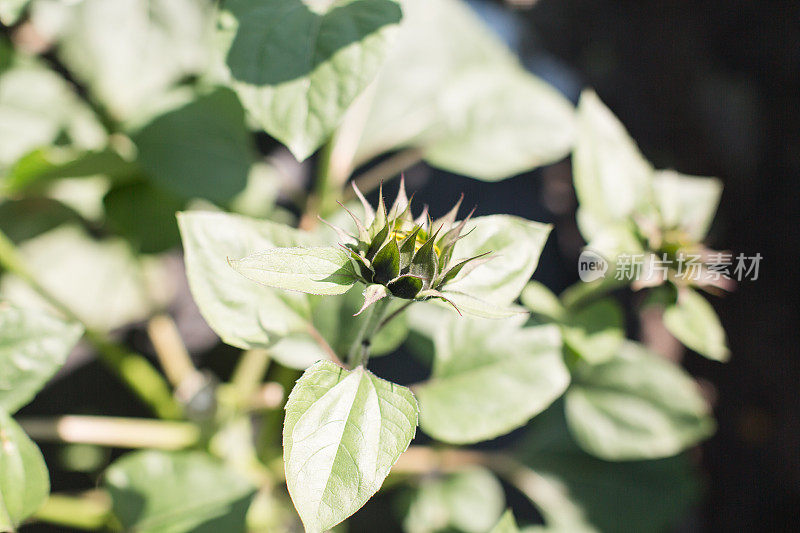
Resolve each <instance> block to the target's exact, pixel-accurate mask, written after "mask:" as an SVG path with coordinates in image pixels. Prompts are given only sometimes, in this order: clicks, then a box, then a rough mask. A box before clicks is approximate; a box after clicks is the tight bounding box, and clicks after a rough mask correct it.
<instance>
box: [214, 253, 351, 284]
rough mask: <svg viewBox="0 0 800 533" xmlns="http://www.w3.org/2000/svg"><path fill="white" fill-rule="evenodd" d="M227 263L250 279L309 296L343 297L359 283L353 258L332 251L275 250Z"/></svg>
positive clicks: (346, 254) (231, 260)
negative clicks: (338, 295)
mask: <svg viewBox="0 0 800 533" xmlns="http://www.w3.org/2000/svg"><path fill="white" fill-rule="evenodd" d="M228 262H229V263H230V265H231V267H232V268H233V269H234V270H236V271H237V272H239V273H240V274H242V275H243V276H244V277H246V278H247V279H250V280H252V281H255V282H257V283H261V284H262V285H266V286H267V287H273V288H276V289H285V290H291V291H298V292H305V293H308V294H324V295H336V294H344V293H346V292H347V291H348V290H350V287H352V286H353V284H354V283H355V280H356V272H355V270H354V269H353V264H352V263H351V262H350V255H349V254H348V253H347V252H345V251H344V250H340V249H338V248H333V247H319V248H272V249H268V250H262V251H259V252H255V253H253V254H250V255H248V256H246V257H243V258H241V259H230V260H229V261H228Z"/></svg>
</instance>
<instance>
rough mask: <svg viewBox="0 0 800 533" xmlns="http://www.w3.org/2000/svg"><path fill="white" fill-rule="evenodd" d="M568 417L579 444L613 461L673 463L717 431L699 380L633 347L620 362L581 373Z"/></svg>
mask: <svg viewBox="0 0 800 533" xmlns="http://www.w3.org/2000/svg"><path fill="white" fill-rule="evenodd" d="M566 414H567V422H568V424H569V428H570V430H571V432H572V434H573V436H574V437H575V440H576V441H577V442H578V444H580V446H581V447H582V448H583V449H585V450H586V451H588V452H589V453H591V454H593V455H596V456H597V457H600V458H603V459H607V460H613V461H620V460H632V459H654V458H659V457H669V456H672V455H675V454H677V453H679V452H681V451H683V450H685V449H686V448H688V447H690V446H693V445H695V444H697V443H698V442H700V441H701V440H703V439H705V438H706V437H708V436H709V435H711V434H712V433H713V431H714V421H713V419H712V418H711V417H710V415H709V408H708V405H707V404H706V402H705V400H704V399H703V398H702V397H701V396H700V393H699V389H698V387H697V384H696V383H695V382H694V380H693V379H692V378H691V377H690V376H689V375H688V374H686V373H685V372H684V371H683V370H682V369H680V367H678V366H676V365H674V364H673V363H671V362H669V361H666V360H665V359H663V358H661V357H659V356H658V355H655V354H652V353H650V352H648V351H647V350H645V349H644V348H643V347H642V346H640V345H638V344H636V343H633V342H626V343H625V344H624V345H623V348H622V350H621V351H620V354H619V356H618V357H615V358H613V359H611V360H610V361H608V362H606V363H603V364H599V365H594V366H591V367H585V368H583V369H581V371H580V372H579V373H578V374H577V375H576V376H575V378H574V382H573V385H572V387H570V389H569V391H567V394H566Z"/></svg>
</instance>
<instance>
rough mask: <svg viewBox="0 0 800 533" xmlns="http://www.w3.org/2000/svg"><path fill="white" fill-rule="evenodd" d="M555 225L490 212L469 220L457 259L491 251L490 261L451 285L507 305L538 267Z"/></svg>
mask: <svg viewBox="0 0 800 533" xmlns="http://www.w3.org/2000/svg"><path fill="white" fill-rule="evenodd" d="M550 229H551V227H550V226H549V225H547V224H540V223H538V222H531V221H529V220H525V219H523V218H518V217H513V216H509V215H490V216H485V217H478V218H473V219H471V220H470V221H469V222H467V225H466V227H465V228H464V231H463V233H462V235H463V237H462V238H461V240H460V241H458V243H457V244H456V246H455V250H454V252H453V261H454V262H455V261H458V260H459V259H462V258H468V257H474V256H476V255H480V254H483V253H486V252H491V255H490V256H489V257H490V258H491V260H490V261H488V262H487V263H485V264H483V265H481V266H479V267H477V268H476V269H475V270H473V271H472V272H470V273H469V275H468V276H464V277H463V278H462V279H460V280H457V281H454V282H452V283H450V284H448V285H447V290H448V291H455V292H463V293H465V294H469V295H471V296H475V297H478V298H481V299H483V300H486V301H487V302H490V303H494V304H498V305H507V304H509V303H511V302H512V301H513V300H515V299H516V298H517V297H518V296H519V293H520V292H521V291H522V289H523V288H524V287H525V285H526V284H527V283H528V281H529V280H530V278H531V275H533V271H534V270H536V265H537V264H538V263H539V255H540V254H541V252H542V248H543V247H544V244H545V242H546V241H547V236H548V235H549V234H550Z"/></svg>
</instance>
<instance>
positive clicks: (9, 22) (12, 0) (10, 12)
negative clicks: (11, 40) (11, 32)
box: [0, 0, 31, 26]
mask: <svg viewBox="0 0 800 533" xmlns="http://www.w3.org/2000/svg"><path fill="white" fill-rule="evenodd" d="M30 1H31V0H3V2H2V3H0V22H2V23H3V24H4V25H5V26H13V25H14V24H16V23H17V21H18V20H19V17H20V16H21V15H22V12H23V11H24V10H25V8H26V7H27V6H28V4H29V3H30Z"/></svg>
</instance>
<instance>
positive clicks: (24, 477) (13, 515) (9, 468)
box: [0, 409, 50, 531]
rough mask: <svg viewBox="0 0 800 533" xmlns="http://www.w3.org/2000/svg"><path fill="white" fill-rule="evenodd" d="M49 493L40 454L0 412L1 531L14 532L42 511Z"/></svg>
mask: <svg viewBox="0 0 800 533" xmlns="http://www.w3.org/2000/svg"><path fill="white" fill-rule="evenodd" d="M49 492H50V479H49V476H48V474H47V466H46V465H45V463H44V459H43V458H42V453H41V452H40V451H39V448H37V447H36V445H35V444H34V443H33V442H32V441H31V440H30V439H29V438H28V436H27V435H25V432H24V431H22V428H20V427H19V425H17V423H16V422H14V420H13V419H12V418H11V417H10V416H9V415H8V414H7V413H6V412H5V411H3V410H2V409H0V531H14V530H15V529H16V526H17V525H19V523H20V522H22V521H23V520H24V519H26V518H28V517H29V516H30V515H32V514H33V513H34V512H35V511H36V510H37V509H38V508H39V507H41V505H42V504H43V503H44V501H45V499H47V495H48V493H49Z"/></svg>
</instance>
